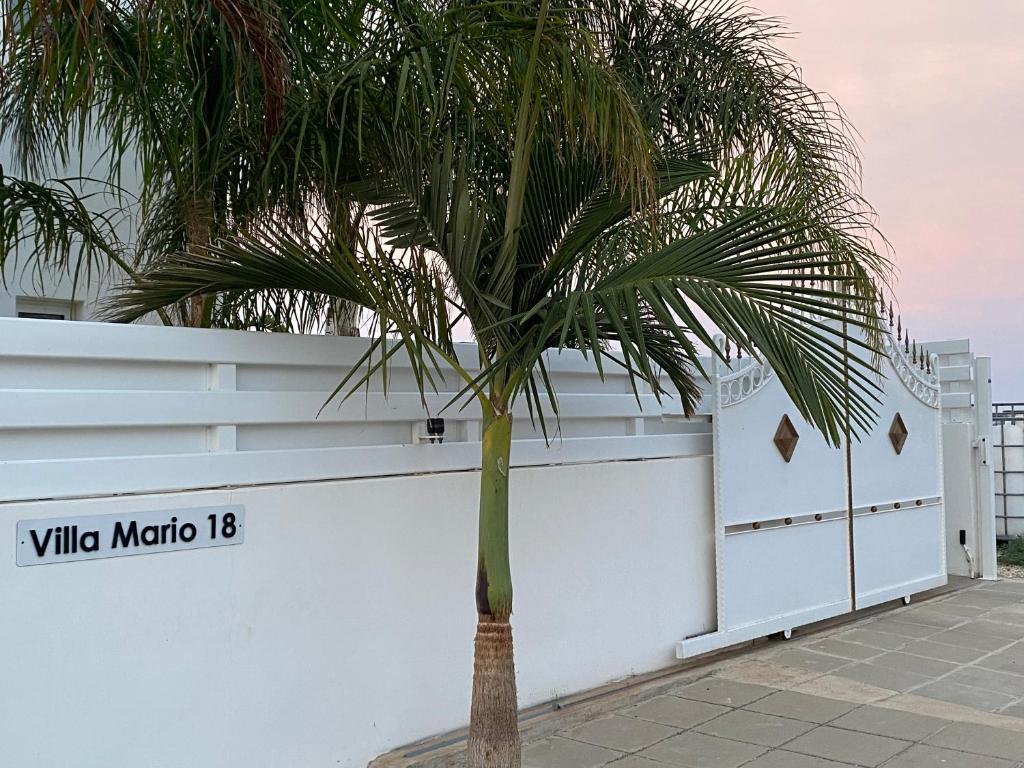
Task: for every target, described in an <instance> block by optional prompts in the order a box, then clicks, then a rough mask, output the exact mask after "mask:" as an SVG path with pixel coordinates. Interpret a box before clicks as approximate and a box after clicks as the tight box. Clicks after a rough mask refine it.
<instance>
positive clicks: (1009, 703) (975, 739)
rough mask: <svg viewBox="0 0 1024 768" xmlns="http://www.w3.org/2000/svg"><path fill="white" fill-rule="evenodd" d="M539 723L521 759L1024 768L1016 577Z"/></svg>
mask: <svg viewBox="0 0 1024 768" xmlns="http://www.w3.org/2000/svg"><path fill="white" fill-rule="evenodd" d="M567 711H568V710H567ZM549 720H550V722H548V724H547V726H546V727H544V728H534V729H532V730H533V731H534V733H533V734H532V735H531V731H530V730H527V732H526V733H525V743H524V751H523V765H524V768H599V766H605V765H609V764H611V765H612V766H614V768H740V767H741V766H742V767H743V768H842V767H844V766H872V767H876V766H884V767H885V768H933V767H935V768H941V767H942V766H948V767H949V768H1022V767H1024V582H1021V581H1003V582H997V583H985V584H980V585H978V586H975V587H972V588H970V589H966V590H962V591H959V592H956V593H953V594H951V595H948V596H945V597H941V598H938V599H935V600H931V601H928V602H925V603H922V604H920V605H912V606H910V607H909V608H901V609H899V610H895V611H889V612H886V613H884V614H881V615H877V616H873V617H871V618H868V619H865V620H862V621H858V622H856V623H853V624H846V625H843V626H840V627H837V628H835V629H832V630H829V631H826V632H824V633H819V634H816V635H813V636H811V637H808V638H807V639H805V640H798V639H794V640H792V641H790V642H788V643H772V644H770V645H768V646H765V647H763V648H761V649H759V650H754V651H752V652H750V653H746V654H743V655H740V656H736V657H733V658H731V659H729V660H726V661H723V662H720V663H718V664H714V665H712V666H709V667H704V668H702V669H700V670H691V672H690V673H687V674H685V675H683V676H681V677H679V678H677V679H676V680H674V681H673V682H671V683H670V684H668V685H660V686H649V687H648V689H647V690H646V691H645V692H644V693H641V694H640V695H639V696H637V695H634V696H632V697H631V698H630V699H629V701H628V703H627V704H625V705H623V700H622V699H619V700H618V701H617V702H616V703H614V704H611V705H609V706H606V707H604V708H603V709H602V708H601V707H596V708H593V709H591V710H590V711H588V713H587V715H586V718H581V717H580V716H579V715H575V716H574V715H572V714H566V715H564V716H558V717H556V718H554V719H553V720H552V719H551V718H549Z"/></svg>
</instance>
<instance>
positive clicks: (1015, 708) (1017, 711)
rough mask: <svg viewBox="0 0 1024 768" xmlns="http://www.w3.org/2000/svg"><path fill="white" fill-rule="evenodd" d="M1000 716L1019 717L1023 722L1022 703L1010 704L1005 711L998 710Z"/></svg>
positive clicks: (1023, 711) (1023, 703)
mask: <svg viewBox="0 0 1024 768" xmlns="http://www.w3.org/2000/svg"><path fill="white" fill-rule="evenodd" d="M999 714H1000V715H1009V716H1010V717H1019V718H1021V719H1022V720H1024V701H1020V702H1017V703H1016V704H1011V705H1010V706H1008V707H1006V708H1005V709H1001V710H999Z"/></svg>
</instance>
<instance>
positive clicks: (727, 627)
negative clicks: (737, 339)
mask: <svg viewBox="0 0 1024 768" xmlns="http://www.w3.org/2000/svg"><path fill="white" fill-rule="evenodd" d="M714 378H715V380H714V382H713V384H714V386H713V399H714V410H713V416H712V419H713V427H714V441H715V451H714V455H715V515H716V521H715V522H716V525H715V529H716V550H717V552H716V554H717V558H716V562H717V568H716V575H717V590H718V629H717V631H716V632H714V633H712V634H709V635H703V636H700V637H695V638H689V639H686V640H683V641H682V642H680V643H679V644H678V645H677V648H676V653H677V655H678V656H679V657H680V658H688V657H690V656H695V655H697V654H700V653H705V652H707V651H710V650H714V649H716V648H723V647H726V646H729V645H732V644H735V643H739V642H744V641H746V640H751V639H753V638H757V637H763V636H765V635H768V634H772V633H774V632H781V631H787V630H791V629H793V628H794V627H797V626H800V625H803V624H808V623H811V622H814V621H819V620H821V619H825V618H829V617H832V616H837V615H839V614H842V613H845V612H846V611H848V610H849V608H850V576H849V549H848V540H847V530H846V480H845V477H846V474H845V473H846V467H845V455H844V453H843V451H842V450H838V449H835V448H830V447H829V446H828V445H827V444H826V443H825V440H824V438H823V437H822V435H821V433H819V432H817V431H816V430H814V429H813V428H812V427H811V425H810V424H809V423H807V422H806V421H804V420H803V418H802V417H801V416H800V414H799V413H798V412H797V410H796V409H795V408H794V406H793V403H792V401H791V400H790V399H789V396H788V395H787V394H786V391H785V389H783V387H782V384H781V383H780V382H779V380H778V378H777V377H776V376H775V375H774V374H773V373H772V371H771V369H770V368H769V367H767V366H764V365H761V364H760V363H758V362H757V361H755V360H742V361H736V362H735V363H734V364H733V366H732V368H728V367H725V366H724V365H723V364H722V363H720V362H716V363H715V377H714ZM787 421H788V426H787V424H786V422H787ZM792 440H795V445H794V444H792V442H791V441H792ZM777 443H778V444H777ZM790 448H792V451H791V453H790V452H789V449H790ZM787 454H788V455H787Z"/></svg>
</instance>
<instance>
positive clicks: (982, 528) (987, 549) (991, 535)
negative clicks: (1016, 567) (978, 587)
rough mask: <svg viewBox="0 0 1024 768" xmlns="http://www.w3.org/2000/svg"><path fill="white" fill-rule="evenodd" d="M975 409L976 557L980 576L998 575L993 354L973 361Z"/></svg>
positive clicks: (984, 577) (990, 576) (990, 577)
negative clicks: (993, 427) (993, 423)
mask: <svg viewBox="0 0 1024 768" xmlns="http://www.w3.org/2000/svg"><path fill="white" fill-rule="evenodd" d="M974 386H975V393H976V394H975V407H976V409H977V415H976V418H977V425H978V431H977V443H976V446H975V447H976V449H977V454H976V455H977V459H976V466H977V468H978V470H977V471H978V486H977V487H978V558H979V559H980V560H981V563H980V566H981V567H980V568H979V570H980V572H981V577H982V578H983V579H995V578H997V576H998V575H997V567H996V517H995V516H996V508H995V475H994V473H993V467H992V358H991V357H978V358H975V361H974Z"/></svg>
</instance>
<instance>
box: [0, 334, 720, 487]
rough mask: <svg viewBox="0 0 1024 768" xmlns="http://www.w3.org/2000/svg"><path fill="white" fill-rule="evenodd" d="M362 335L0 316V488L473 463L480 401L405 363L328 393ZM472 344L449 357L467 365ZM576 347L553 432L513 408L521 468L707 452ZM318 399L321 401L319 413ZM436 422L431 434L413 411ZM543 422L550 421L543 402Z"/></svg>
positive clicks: (294, 476)
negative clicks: (343, 397) (345, 391)
mask: <svg viewBox="0 0 1024 768" xmlns="http://www.w3.org/2000/svg"><path fill="white" fill-rule="evenodd" d="M366 344H367V342H366V340H365V339H352V338H342V337H325V336H304V337H300V336H290V335H267V334H253V333H237V332H232V331H202V330H182V329H177V328H161V327H148V326H115V325H107V324H100V323H95V324H94V323H75V324H63V323H53V322H47V321H27V320H19V321H12V320H2V319H0V361H2V362H0V365H2V368H0V371H2V374H0V376H2V378H0V387H2V389H3V397H2V398H0V462H2V463H0V501H14V500H27V499H40V498H65V497H70V496H93V495H99V494H120V493H150V492H156V491H169V490H178V489H184V488H190V489H196V488H215V487H221V486H226V485H249V484H258V483H277V482H297V481H310V480H320V479H339V478H350V477H374V476H380V475H404V474H410V473H418V472H441V471H454V470H465V469H472V468H474V467H477V466H478V462H479V449H478V446H477V445H474V444H473V442H474V441H476V440H478V439H479V433H480V425H479V419H480V414H479V408H478V406H477V404H476V403H473V402H471V403H470V404H469V405H468V406H466V407H465V408H461V407H459V406H458V405H456V406H453V407H451V408H449V409H448V410H446V411H444V412H443V413H441V408H442V407H443V406H444V405H446V404H447V403H448V402H449V401H450V399H451V397H452V395H453V394H454V393H455V392H456V391H457V390H458V387H457V386H456V384H457V380H456V379H455V377H454V375H453V374H451V373H450V372H449V375H448V377H447V379H446V382H447V384H448V385H449V386H450V387H451V391H450V392H442V393H440V394H430V395H428V396H427V398H426V401H427V402H426V408H424V405H423V403H422V402H421V400H420V396H419V394H418V393H417V391H416V388H415V386H414V382H413V378H412V372H411V371H410V369H409V368H408V364H405V365H403V363H402V361H401V360H400V359H399V360H397V362H396V363H395V364H394V366H393V367H392V370H391V373H390V379H389V391H388V393H387V395H386V396H385V394H384V393H383V392H382V391H381V390H382V385H381V382H380V381H374V382H372V383H371V385H370V387H369V391H359V392H358V393H356V394H355V395H353V396H352V397H351V398H349V399H348V400H347V401H345V402H344V403H342V402H341V401H340V399H337V400H335V401H333V402H331V403H329V404H327V405H326V406H325V402H326V401H327V399H328V397H329V396H330V394H331V392H332V391H333V390H334V388H335V387H336V386H337V384H338V382H339V381H340V380H341V379H342V377H343V376H344V375H345V374H346V373H348V371H349V370H350V369H351V366H352V365H353V364H354V363H355V361H357V360H358V359H359V357H360V356H361V355H362V354H363V352H364V351H365V349H366ZM473 355H475V347H472V346H471V345H466V346H465V348H464V349H463V350H462V357H463V358H465V359H464V360H463V361H462V362H464V363H465V364H466V365H467V366H468V367H472V361H473ZM606 368H607V370H606V381H604V382H601V381H600V380H598V378H597V377H596V376H595V375H594V372H593V370H592V368H591V366H590V365H589V364H588V363H587V362H586V361H585V360H583V359H582V357H581V356H580V355H579V354H578V353H569V352H567V353H565V354H564V355H561V356H558V357H557V359H554V360H553V361H552V362H551V371H552V375H553V381H554V382H555V385H556V387H557V388H558V391H559V397H558V406H559V414H560V422H559V425H557V426H558V427H559V429H558V432H557V434H553V435H552V444H551V445H550V446H548V445H546V444H545V441H544V439H543V436H542V434H541V432H540V429H539V425H534V424H531V419H530V416H529V413H528V411H527V409H526V407H525V404H523V405H522V406H521V407H520V408H519V409H518V410H517V412H516V416H517V421H516V426H515V436H516V438H517V446H516V452H515V461H516V463H517V464H518V465H520V466H526V465H537V464H558V463H567V462H568V463H574V462H587V461H606V460H610V459H618V460H622V459H651V458H663V457H670V456H679V455H693V454H698V453H710V451H711V437H710V426H709V425H708V423H707V418H706V417H705V418H698V419H695V420H687V419H684V418H683V417H682V413H681V410H680V409H679V405H678V402H677V401H672V400H663V402H662V403H660V404H659V403H658V402H657V400H656V399H655V397H654V396H653V395H650V394H641V395H640V397H639V402H638V400H637V398H636V397H635V396H634V394H633V392H632V389H631V387H630V385H629V381H628V378H627V376H626V375H625V373H624V372H623V371H621V370H616V369H615V367H614V366H610V367H606ZM321 408H322V409H323V410H322V412H321ZM428 415H435V416H442V417H443V418H444V419H445V422H446V431H445V440H444V443H443V444H440V445H438V444H431V443H430V442H429V441H428V440H427V434H426V418H427V416H428ZM547 416H548V421H549V426H550V428H551V429H552V431H553V430H554V428H555V427H556V424H555V423H554V420H553V419H552V418H551V413H550V411H549V412H548V414H547Z"/></svg>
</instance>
